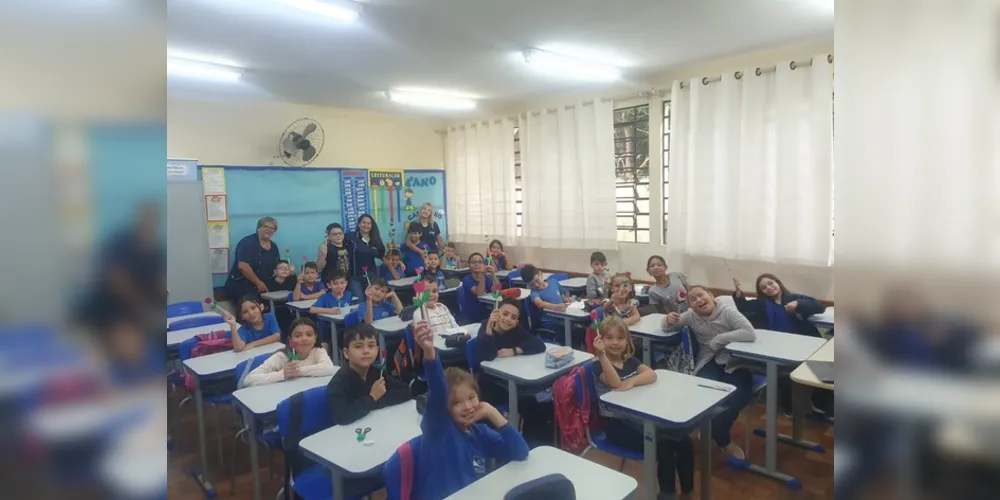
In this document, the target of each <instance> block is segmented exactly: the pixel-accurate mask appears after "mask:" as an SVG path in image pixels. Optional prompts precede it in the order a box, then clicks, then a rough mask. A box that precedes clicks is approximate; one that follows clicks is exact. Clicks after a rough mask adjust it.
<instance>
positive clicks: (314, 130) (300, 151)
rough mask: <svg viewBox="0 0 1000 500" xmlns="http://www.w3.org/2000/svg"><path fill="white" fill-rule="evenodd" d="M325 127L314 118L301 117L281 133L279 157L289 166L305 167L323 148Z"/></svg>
mask: <svg viewBox="0 0 1000 500" xmlns="http://www.w3.org/2000/svg"><path fill="white" fill-rule="evenodd" d="M324 135H325V134H324V132H323V127H322V126H321V125H320V124H319V122H317V121H316V120H313V119H312V118H300V119H298V120H296V121H295V122H293V123H292V124H291V125H289V126H288V128H287V129H285V132H284V133H283V134H281V140H280V141H278V157H280V158H281V161H283V162H285V165H288V166H289V167H304V166H306V165H308V164H310V163H312V161H313V160H315V159H316V157H317V156H319V153H320V151H322V150H323V140H324Z"/></svg>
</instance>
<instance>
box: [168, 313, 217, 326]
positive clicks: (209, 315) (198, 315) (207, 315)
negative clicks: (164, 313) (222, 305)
mask: <svg viewBox="0 0 1000 500" xmlns="http://www.w3.org/2000/svg"><path fill="white" fill-rule="evenodd" d="M216 316H218V317H220V318H221V317H222V315H221V314H219V313H217V312H215V311H206V312H200V313H194V314H185V315H183V316H174V317H173V318H167V328H168V329H169V328H170V325H171V324H173V323H174V322H175V321H180V320H182V319H191V318H213V317H216Z"/></svg>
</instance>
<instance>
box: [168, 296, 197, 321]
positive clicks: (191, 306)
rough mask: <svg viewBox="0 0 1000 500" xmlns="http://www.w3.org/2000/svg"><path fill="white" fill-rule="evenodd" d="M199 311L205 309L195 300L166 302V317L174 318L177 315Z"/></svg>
mask: <svg viewBox="0 0 1000 500" xmlns="http://www.w3.org/2000/svg"><path fill="white" fill-rule="evenodd" d="M200 312H205V309H204V308H203V307H202V305H201V302H198V301H195V300H191V301H188V302H177V303H175V304H167V317H168V318H176V317H177V316H184V315H187V314H198V313H200Z"/></svg>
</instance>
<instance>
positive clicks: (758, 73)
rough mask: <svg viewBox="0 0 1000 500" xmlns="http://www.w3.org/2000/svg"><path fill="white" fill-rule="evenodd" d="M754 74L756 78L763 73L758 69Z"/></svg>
mask: <svg viewBox="0 0 1000 500" xmlns="http://www.w3.org/2000/svg"><path fill="white" fill-rule="evenodd" d="M754 73H757V76H760V75H761V73H763V71H761V70H760V68H757V71H755V72H754Z"/></svg>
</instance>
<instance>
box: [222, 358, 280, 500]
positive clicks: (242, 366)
mask: <svg viewBox="0 0 1000 500" xmlns="http://www.w3.org/2000/svg"><path fill="white" fill-rule="evenodd" d="M273 355H274V353H270V352H269V353H264V354H258V355H257V356H254V357H253V358H250V359H246V360H243V361H240V362H239V364H237V365H236V387H237V388H238V389H242V388H243V379H245V378H246V376H247V375H249V374H250V372H252V371H254V370H256V369H257V367H259V366H260V365H262V364H264V362H265V361H267V358H269V357H271V356H273ZM233 409H234V410H235V409H236V408H235V406H234V407H233ZM236 420H237V421H238V422H241V425H240V430H239V431H237V432H236V436H234V437H233V462H232V468H231V469H230V476H229V479H230V486H229V491H230V492H232V493H235V492H236V443H237V442H239V440H240V439H241V438H242V439H243V442H244V443H246V442H247V441H246V440H247V437H246V433H247V432H249V431H250V427H249V426H248V425H247V423H246V422H243V413H242V412H236ZM250 439H256V440H257V442H258V443H260V444H262V445H264V450H265V452H266V453H267V470H268V472H270V473H271V475H274V462H273V460H272V458H271V446H275V447H277V446H279V445H280V444H281V438H280V436H278V433H277V432H275V430H274V429H273V428H270V429H267V428H261V429H258V431H257V435H256V436H251V437H250ZM247 444H248V445H249V443H247Z"/></svg>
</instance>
